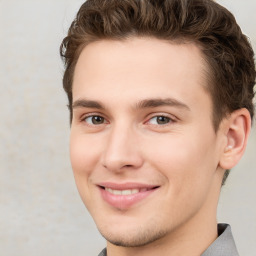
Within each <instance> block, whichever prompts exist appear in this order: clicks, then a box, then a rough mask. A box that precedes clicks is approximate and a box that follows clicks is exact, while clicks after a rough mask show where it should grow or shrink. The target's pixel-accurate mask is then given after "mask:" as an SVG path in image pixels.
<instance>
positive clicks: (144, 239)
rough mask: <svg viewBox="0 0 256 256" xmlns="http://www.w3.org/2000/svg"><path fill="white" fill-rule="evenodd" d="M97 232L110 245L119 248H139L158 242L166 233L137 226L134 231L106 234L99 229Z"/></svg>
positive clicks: (103, 230) (105, 231)
mask: <svg viewBox="0 0 256 256" xmlns="http://www.w3.org/2000/svg"><path fill="white" fill-rule="evenodd" d="M99 232H100V233H101V235H102V236H103V237H104V238H105V239H106V240H107V241H108V242H109V243H111V244H113V245H116V246H121V247H141V246H146V245H148V244H152V243H153V242H155V241H158V240H160V239H161V238H163V237H165V236H166V234H167V231H165V230H157V229H155V227H152V228H151V229H149V228H147V229H143V228H142V227H140V226H138V227H136V229H135V230H127V229H126V230H124V231H121V230H120V229H119V230H116V232H115V231H114V230H113V229H111V232H108V231H107V230H105V229H100V228H99Z"/></svg>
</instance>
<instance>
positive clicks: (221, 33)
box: [60, 0, 255, 184]
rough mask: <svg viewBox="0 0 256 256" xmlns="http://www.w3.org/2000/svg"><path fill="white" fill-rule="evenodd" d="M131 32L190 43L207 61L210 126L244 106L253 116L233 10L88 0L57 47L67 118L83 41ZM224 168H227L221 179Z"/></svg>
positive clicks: (247, 66)
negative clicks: (60, 57) (211, 103)
mask: <svg viewBox="0 0 256 256" xmlns="http://www.w3.org/2000/svg"><path fill="white" fill-rule="evenodd" d="M132 37H153V38H157V39H161V40H166V41H170V42H175V43H178V44H182V43H185V42H192V43H195V44H196V45H197V46H198V47H199V48H200V50H201V51H202V54H203V57H204V60H205V62H206V63H207V65H208V69H207V79H208V83H207V85H206V89H207V90H208V91H209V93H210V95H211V99H212V102H213V109H212V113H211V115H212V122H213V126H214V129H215V130H216V131H217V130H218V127H219V124H220V122H221V120H222V119H223V118H224V117H225V116H227V115H228V114H230V113H232V112H233V111H235V110H237V109H240V108H246V109H248V111H249V112H250V115H251V119H252V120H253V116H254V106H253V103H252V99H253V97H254V92H253V86H254V84H255V65H254V59H253V56H254V54H253V50H252V48H251V45H250V43H249V42H248V39H247V37H246V36H245V35H243V34H242V32H241V29H240V27H239V26H238V24H237V23H236V21H235V18H234V16H233V15H232V14H231V13H230V12H229V11H228V10H226V9H225V8H224V7H222V6H220V5H218V4H217V3H216V2H214V1H212V0H206V1H205V0H191V1H188V0H182V1H178V0H177V1H175V0H172V1H149V0H144V1H136V0H132V1H130V0H129V1H128V0H123V1H118V0H105V1H104V0H93V1H90V0H88V1H86V2H85V3H84V4H83V5H82V6H81V8H80V10H79V12H78V14H77V17H76V19H75V20H74V21H73V23H72V24H71V26H70V28H69V32H68V36H67V37H66V38H65V39H64V40H63V42H62V44H61V47H60V52H61V56H62V57H63V59H64V62H65V65H66V69H65V72H64V76H63V87H64V90H65V91H66V93H67V96H68V100H69V110H70V121H72V117H73V113H72V108H71V107H70V106H72V103H73V95H72V84H73V77H74V70H75V67H76V63H77V60H78V58H79V56H80V53H81V52H82V50H83V49H84V47H86V46H87V45H88V44H90V43H92V42H95V41H99V40H103V39H112V40H119V41H124V40H127V39H129V38H132ZM228 174H229V171H228V170H227V171H226V173H225V175H224V179H223V184H224V183H225V180H226V178H227V176H228Z"/></svg>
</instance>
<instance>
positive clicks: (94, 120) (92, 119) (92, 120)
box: [84, 116, 106, 125]
mask: <svg viewBox="0 0 256 256" xmlns="http://www.w3.org/2000/svg"><path fill="white" fill-rule="evenodd" d="M84 121H85V122H86V123H88V124H89V125H100V124H104V123H106V120H105V118H103V117H102V116H88V117H85V118H84Z"/></svg>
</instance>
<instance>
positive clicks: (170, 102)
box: [136, 98, 190, 110]
mask: <svg viewBox="0 0 256 256" xmlns="http://www.w3.org/2000/svg"><path fill="white" fill-rule="evenodd" d="M160 106H171V107H178V108H183V109H186V110H190V108H189V106H187V105H186V104H185V103H183V102H181V101H179V100H176V99H173V98H166V99H145V100H142V101H140V102H139V103H137V104H136V108H156V107H160Z"/></svg>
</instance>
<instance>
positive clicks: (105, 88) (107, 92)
mask: <svg viewBox="0 0 256 256" xmlns="http://www.w3.org/2000/svg"><path fill="white" fill-rule="evenodd" d="M206 71H207V66H206V64H205V61H204V59H203V56H202V53H201V51H200V49H199V48H198V47H197V46H196V45H195V44H192V43H182V44H181V43H179V44H178V43H171V42H167V41H164V40H159V39H154V38H132V39H129V40H125V41H113V40H102V41H98V42H93V43H91V44H89V45H88V46H86V47H85V48H84V49H83V51H82V52H81V54H80V56H79V59H78V62H77V65H76V68H75V73H74V81H73V99H74V101H75V100H76V99H79V98H83V97H86V98H88V97H89V98H92V99H95V97H97V99H98V100H100V99H102V100H105V99H106V97H108V98H109V99H110V100H111V102H112V101H118V99H117V98H116V96H117V94H118V95H119V97H118V98H119V99H120V100H122V103H125V99H127V98H129V99H130V100H131V99H134V101H136V100H143V97H145V98H148V97H151V98H152V96H155V97H157V98H161V97H166V96H170V97H172V98H176V99H177V100H182V98H190V100H192V101H196V100H198V98H200V97H202V95H203V96H204V97H208V95H207V94H206V91H205V88H206V84H207V79H206V73H207V72H206ZM167 94H169V95H167Z"/></svg>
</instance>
